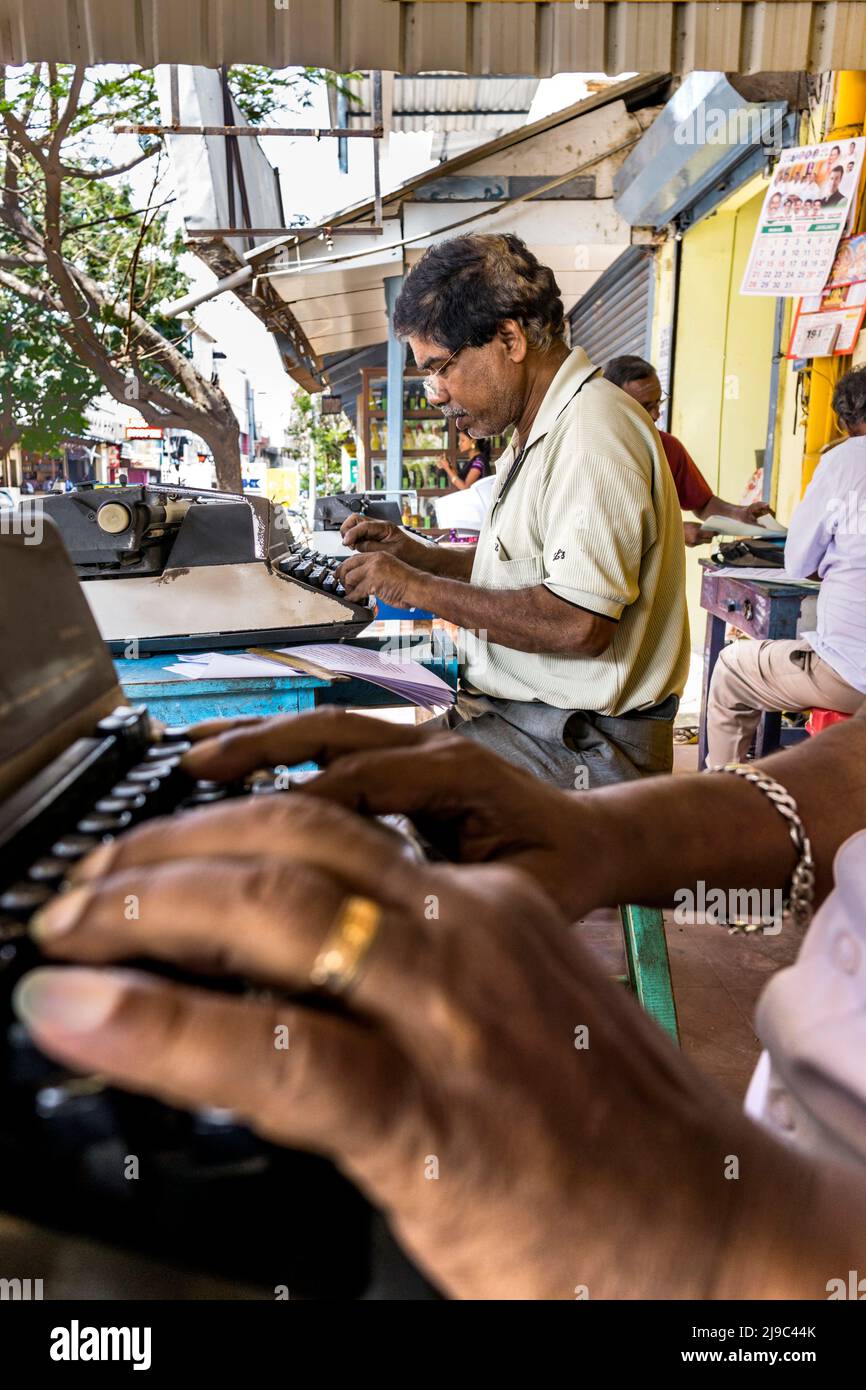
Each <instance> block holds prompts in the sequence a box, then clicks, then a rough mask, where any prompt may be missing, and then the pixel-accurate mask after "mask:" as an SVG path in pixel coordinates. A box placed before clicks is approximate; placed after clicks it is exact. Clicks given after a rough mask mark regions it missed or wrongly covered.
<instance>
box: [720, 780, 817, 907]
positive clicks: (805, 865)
mask: <svg viewBox="0 0 866 1390" xmlns="http://www.w3.org/2000/svg"><path fill="white" fill-rule="evenodd" d="M707 771H708V772H731V773H733V774H734V776H735V777H742V778H744V779H745V781H747V782H751V783H752V784H753V785H754V786H756V787H757V788H758V790H759V791H762V792H763V793H764V795H765V796H766V797H768V798H769V800H770V801H771V802H772V804H773V806H774V807H775V808H776V810H777V811H778V813H779V815H780V816H782V817H783V819H784V820H785V821H786V822H787V826H788V834H789V835H790V836H791V842H792V844H793V846H794V848H795V850H796V851H797V863H796V865H795V868H794V872H793V874H792V875H791V887H790V891H789V893H788V896H787V898H786V899H785V900H784V903H783V907H786V908H787V909H788V910H789V911H790V913H791V918H792V920H793V922H794V923H795V925H796V926H798V927H804V928H805V927H808V925H809V923H810V922H811V920H812V914H813V912H814V900H815V861H814V859H813V858H812V845H811V841H810V840H809V836H808V835H807V834H806V827H805V825H804V824H803V820H802V817H801V816H800V812H799V810H798V809H797V803H796V801H795V800H794V798H793V796H792V795H791V793H790V792H789V791H788V790H787V789H786V788H785V787H783V786H782V784H781V782H777V781H776V780H775V779H774V778H773V777H768V776H767V775H766V773H764V772H757V771H756V770H755V769H754V768H752V767H750V766H749V765H748V764H747V763H746V764H744V763H725V764H724V765H723V766H721V767H710V768H708V769H707Z"/></svg>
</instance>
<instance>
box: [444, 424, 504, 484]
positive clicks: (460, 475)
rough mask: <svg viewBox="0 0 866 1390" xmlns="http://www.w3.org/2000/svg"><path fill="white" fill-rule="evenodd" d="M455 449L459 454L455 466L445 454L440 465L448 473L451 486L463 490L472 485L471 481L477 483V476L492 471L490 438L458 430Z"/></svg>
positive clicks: (485, 474) (481, 476)
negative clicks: (473, 435) (475, 437)
mask: <svg viewBox="0 0 866 1390" xmlns="http://www.w3.org/2000/svg"><path fill="white" fill-rule="evenodd" d="M457 451H458V453H459V455H460V457H459V459H458V461H457V467H456V468H455V467H454V465H453V464H452V463H451V460H450V459H449V458H448V455H447V454H443V455H442V467H443V468H444V470H445V472H446V473H447V474H448V481H449V483H450V484H451V486H452V487H456V488H459V489H460V491H461V492H464V491H465V490H466V488H468V487H472V485H473V483H477V482H478V479H479V478H486V477H488V476H489V475H490V473H492V471H493V470H492V468H491V467H490V440H489V439H473V438H472V437H471V435H468V434H464V433H463V432H462V430H459V431H458V433H457Z"/></svg>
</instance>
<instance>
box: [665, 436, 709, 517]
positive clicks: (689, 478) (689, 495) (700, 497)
mask: <svg viewBox="0 0 866 1390" xmlns="http://www.w3.org/2000/svg"><path fill="white" fill-rule="evenodd" d="M659 436H660V437H661V441H662V446H663V448H664V451H665V455H666V457H667V461H668V463H669V465H670V470H671V473H672V474H673V477H674V487H675V488H676V490H677V497H678V498H679V499H680V506H681V507H682V509H683V511H684V512H699V511H701V510H702V508H704V507H705V506H706V505H707V503H708V502H709V500H710V498H711V497H712V496H713V490H712V488H711V487H710V485H709V483H708V482H707V480H706V478H705V477H704V475H703V473H702V472H701V470H700V469H699V468H698V465H697V464H696V463H695V461H694V459H693V458H692V456H691V454H690V453H689V451H688V449H687V448H686V446H685V445H684V444H681V443H680V441H679V440H678V439H677V437H676V435H674V434H667V433H666V431H665V430H659Z"/></svg>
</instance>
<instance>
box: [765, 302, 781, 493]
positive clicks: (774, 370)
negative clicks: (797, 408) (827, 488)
mask: <svg viewBox="0 0 866 1390" xmlns="http://www.w3.org/2000/svg"><path fill="white" fill-rule="evenodd" d="M784 324H785V301H784V299H777V300H776V320H775V323H774V325H773V356H772V366H771V368H770V405H769V409H768V411H767V443H766V447H765V449H764V475H763V480H762V482H763V485H762V487H761V500H762V501H763V502H766V503H767V505H768V506H772V505H773V482H774V477H773V474H774V472H775V465H776V460H775V457H774V455H775V452H776V413H777V411H778V408H779V376H780V371H781V365H782V329H783V327H784Z"/></svg>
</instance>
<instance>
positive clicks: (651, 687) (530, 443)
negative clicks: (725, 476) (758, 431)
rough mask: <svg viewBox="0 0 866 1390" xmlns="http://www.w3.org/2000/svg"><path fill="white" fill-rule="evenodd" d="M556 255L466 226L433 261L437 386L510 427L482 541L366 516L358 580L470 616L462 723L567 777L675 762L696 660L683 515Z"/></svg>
mask: <svg viewBox="0 0 866 1390" xmlns="http://www.w3.org/2000/svg"><path fill="white" fill-rule="evenodd" d="M564 326H565V321H564V312H563V306H562V300H561V299H560V296H559V289H558V286H557V284H556V281H555V280H554V278H553V273H552V271H551V270H550V269H549V268H548V267H547V266H542V265H540V264H539V262H538V261H537V260H536V258H535V256H534V255H533V254H532V252H531V251H529V250H528V249H527V247H526V246H525V245H524V244H523V242H522V241H520V240H519V239H518V238H517V237H515V236H511V235H508V236H492V235H483V236H481V235H476V236H461V237H455V238H453V239H451V240H449V241H443V242H440V243H439V244H438V245H436V246H433V247H431V248H430V250H428V251H427V252H426V253H425V254H424V256H423V257H422V259H421V260H420V261H419V262H418V263H417V264H416V265H415V266H413V268H412V270H411V271H410V273H409V275H408V277H407V279H406V283H405V285H404V286H403V289H402V291H401V293H400V296H399V298H398V300H397V304H396V307H395V314H394V330H395V332H396V333H397V334H398V335H399V336H400V337H402V338H406V339H408V342H409V345H410V347H411V349H412V352H413V354H414V357H415V361H416V363H417V364H418V366H419V367H421V368H422V369H423V370H425V371H427V372H429V376H428V378H427V381H426V383H425V385H426V390H427V395H428V397H429V399H430V401H431V402H432V403H433V404H434V405H436V406H437V407H439V409H441V411H442V413H443V415H445V416H446V417H448V418H452V419H454V420H455V421H456V424H457V427H458V429H459V430H460V431H461V432H462V433H464V434H469V435H470V436H471V437H472V438H476V439H483V438H489V437H490V436H493V435H498V434H503V433H504V432H505V431H506V430H507V429H509V428H510V427H511V426H513V427H514V434H513V436H512V439H511V443H510V444H509V446H508V448H507V449H506V450H505V452H504V453H503V455H502V456H501V458H500V459H499V460H498V462H497V472H496V479H495V483H494V489H493V495H492V501H491V503H490V507H489V510H488V512H487V515H486V517H485V519H484V523H483V526H482V529H481V532H480V534H479V537H478V544H477V546H476V547H475V549H474V551H472V552H469V553H467V550H466V548H463V547H461V548H459V549H448V548H446V547H444V546H433V545H424V544H422V543H420V542H419V541H417V540H414V539H413V538H412V537H411V536H409V535H407V534H406V532H405V531H403V530H401V529H400V528H399V527H397V526H392V525H389V524H388V523H385V522H379V521H370V520H367V519H365V518H363V517H359V516H353V517H350V518H349V519H348V520H347V521H346V522H345V524H344V526H343V537H344V540H345V542H346V544H347V545H349V546H351V547H352V548H353V549H355V550H357V551H359V552H360V553H359V554H357V555H353V556H351V557H350V558H349V559H348V560H346V561H345V563H344V564H343V565H342V567H341V570H340V578H341V579H342V582H343V584H344V585H345V586H346V594H347V597H348V598H350V599H352V598H362V597H365V596H366V595H367V594H376V595H378V597H380V598H381V599H383V600H384V601H385V602H386V603H391V604H395V605H397V606H398V607H409V606H414V607H418V608H426V609H429V610H431V611H432V612H433V613H435V614H436V615H437V616H438V617H440V618H444V619H445V620H446V621H448V622H452V623H456V624H457V625H458V626H459V627H461V628H463V629H464V636H465V638H466V657H465V660H464V661H463V662H462V665H461V672H460V679H461V686H460V691H459V695H458V701H457V705H456V707H455V708H454V709H453V710H452V711H451V712H450V715H449V719H450V721H451V722H452V724H453V726H454V727H456V728H457V729H458V731H459V732H460V733H461V734H462V735H464V736H465V737H467V738H472V739H476V740H478V741H479V742H482V743H485V744H487V745H488V746H489V747H491V748H494V749H495V750H496V751H498V752H500V753H501V754H502V755H503V757H506V758H508V759H509V760H510V761H512V762H515V763H519V764H520V765H521V766H523V767H527V768H529V769H530V770H531V771H533V772H536V773H537V774H538V775H539V776H541V777H545V778H547V779H548V780H549V781H551V782H554V783H555V784H556V785H558V786H563V787H575V786H583V787H586V786H597V785H601V784H602V783H605V782H614V781H623V780H626V779H629V778H633V777H638V776H642V775H644V774H646V773H653V772H665V771H668V770H669V769H670V767H671V765H672V761H673V720H674V716H675V714H676V707H677V703H678V697H679V695H680V694H681V693H682V690H683V686H684V684H685V678H686V674H687V672H688V661H689V642H688V622H687V617H686V604H685V590H684V557H683V549H682V527H681V522H680V517H679V513H678V510H677V506H676V496H675V493H674V488H673V484H672V481H671V476H670V469H669V468H668V466H667V464H666V462H665V458H664V454H663V453H662V450H661V448H660V445H659V440H658V435H657V434H656V431H655V430H654V428H653V426H652V424H651V422H650V420H649V419H648V418H647V415H646V412H645V411H643V410H641V409H640V408H639V407H638V406H637V405H635V404H634V402H633V401H630V400H629V399H628V397H626V396H625V395H624V394H623V393H622V392H621V391H617V390H616V389H615V388H614V387H613V386H611V385H610V384H609V383H608V382H606V381H605V380H604V379H603V377H602V375H601V372H600V369H599V368H597V367H595V366H593V364H592V363H591V362H590V360H589V358H588V357H587V356H586V353H585V352H583V351H582V350H581V349H580V348H579V347H577V348H573V349H572V350H571V351H569V349H568V348H567V347H566V345H565V342H564V338H563V334H564Z"/></svg>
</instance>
